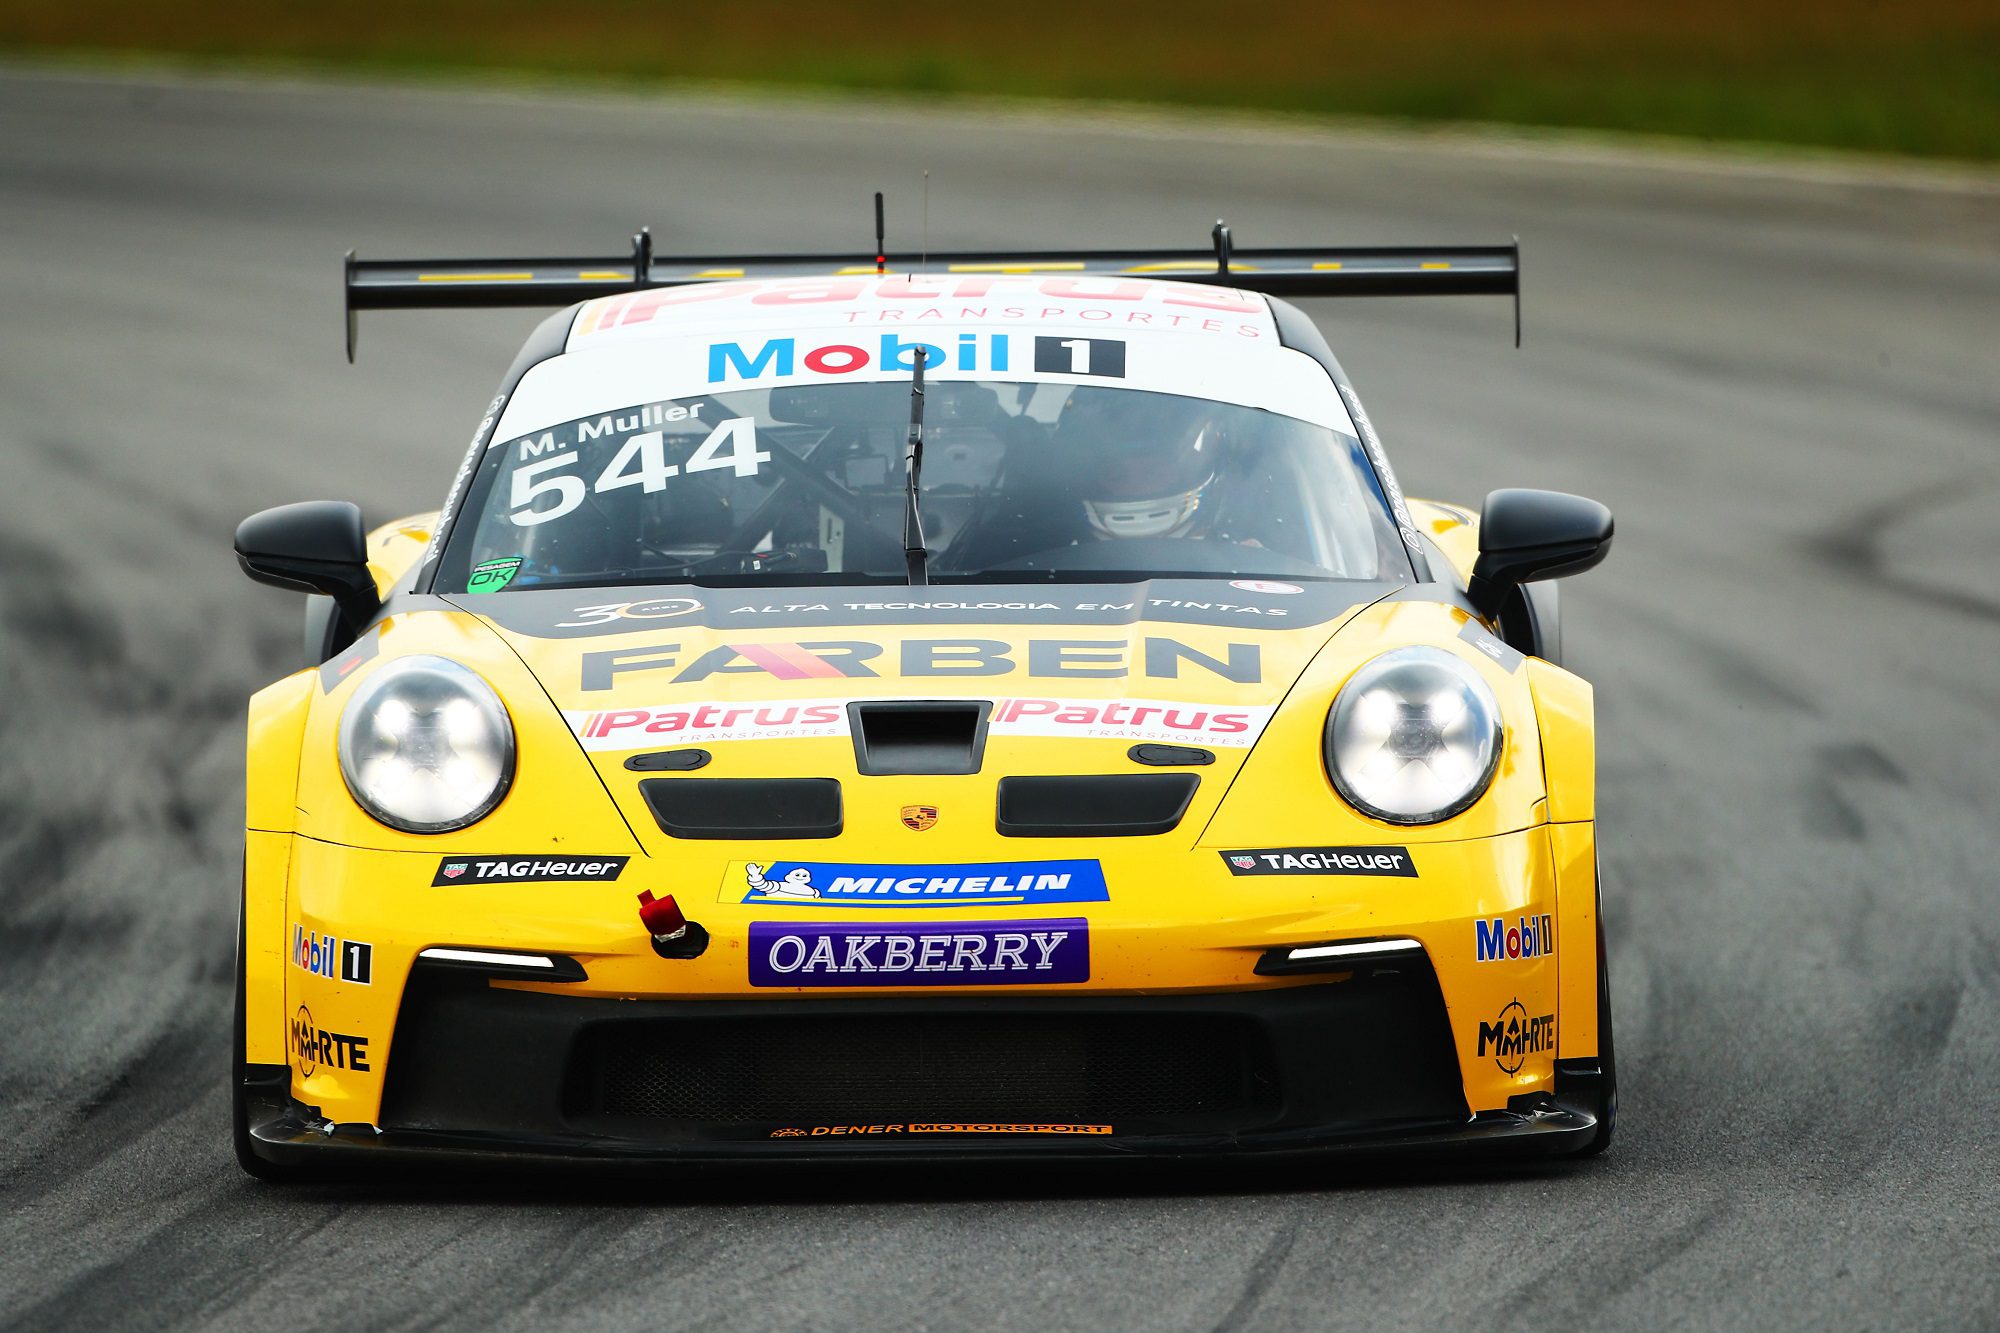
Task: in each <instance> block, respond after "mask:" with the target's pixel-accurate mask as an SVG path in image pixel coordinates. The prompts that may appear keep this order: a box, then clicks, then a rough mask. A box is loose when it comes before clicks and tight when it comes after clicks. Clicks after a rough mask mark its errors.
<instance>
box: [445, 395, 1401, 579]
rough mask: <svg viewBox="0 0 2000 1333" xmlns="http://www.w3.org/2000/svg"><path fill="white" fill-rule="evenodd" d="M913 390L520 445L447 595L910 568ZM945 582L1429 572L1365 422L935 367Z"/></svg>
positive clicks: (930, 442)
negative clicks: (1405, 538) (1376, 469)
mask: <svg viewBox="0 0 2000 1333" xmlns="http://www.w3.org/2000/svg"><path fill="white" fill-rule="evenodd" d="M909 417H910V386H909V384H908V383H907V382H899V381H886V380H885V381H872V382H865V383H843V384H808V385H797V386H791V387H779V388H756V389H752V388H746V389H743V390H740V391H731V392H727V393H708V394H700V395H696V396H693V397H687V398H675V399H667V400H661V401H655V402H648V403H641V404H637V405H634V406H630V407H624V408H620V409H619V410H617V411H613V412H604V413H598V414H595V415H592V416H587V417H579V418H577V419H575V420H571V421H567V422H564V423H562V424H561V425H558V426H553V427H549V428H546V429H542V430H537V431H535V432H533V433H532V434H529V435H524V436H516V437H514V438H511V439H504V440H501V441H499V442H496V443H495V444H494V445H493V447H492V448H490V449H489V450H488V451H487V453H486V455H485V457H484V459H483V460H482V462H481V464H480V467H479V471H478V473H477V475H476V476H475V478H474V479H473V482H472V485H471V487H470V489H469V491H468V493H467V496H466V506H465V510H464V516H463V519H462V520H461V521H460V522H459V523H458V524H457V525H456V526H455V528H454V530H453V532H452V534H451V538H450V544H449V546H448V547H447V549H446V551H445V553H444V559H443V563H442V565H441V567H440V572H439V581H438V583H437V585H436V587H437V590H438V591H440V592H461V591H463V592H497V591H501V590H503V589H507V588H531V587H552V586H596V585H616V584H648V583H666V582H694V581H701V582H711V583H721V584H736V585H750V586H756V585H769V586H784V585H798V584H829V583H830V584H862V583H902V582H904V581H905V577H906V575H905V567H904V560H903V552H902V517H903V506H904V487H905V475H904V463H903V454H904V446H905V441H906V440H907V437H908V433H909ZM924 423H925V424H924V455H923V469H922V490H921V508H922V513H923V521H924V535H925V538H926V545H927V547H928V549H929V551H930V561H929V573H930V577H931V580H932V581H933V582H939V583H944V582H954V581H960V582H1030V581H1038V580H1051V579H1077V580H1095V581H1105V580H1117V579H1121V578H1137V577H1155V576H1161V575H1176V574H1178V575H1209V574H1213V575H1229V576H1257V575H1271V576H1276V577H1281V578H1334V579H1380V578H1397V577H1407V576H1408V575H1409V565H1408V563H1407V558H1406V557H1405V556H1404V555H1403V553H1402V549H1401V545H1400V543H1399V541H1398V538H1397V534H1396V530H1395V527H1394V526H1393V523H1392V522H1391V519H1390V516H1389V510H1388V506H1387V504H1386V503H1385V501H1384V500H1383V498H1382V494H1381V491H1380V490H1379V488H1378V486H1377V483H1376V481H1375V477H1374V473H1373V472H1372V470H1371V469H1370V468H1369V466H1368V463H1367V460H1366V456H1365V455H1364V454H1363V452H1362V446H1361V444H1360V442H1359V441H1358V440H1356V439H1355V438H1354V437H1353V436H1350V435H1347V434H1345V433H1342V432H1340V431H1336V430H1332V429H1329V428H1327V427H1324V426H1318V425H1313V424H1310V423H1307V422H1304V421H1300V420H1296V419H1294V418H1291V417H1287V416H1283V415H1280V414H1277V413H1274V412H1269V411H1265V410H1262V409H1259V408H1254V407H1243V406H1236V405H1232V404H1227V403H1220V402H1215V401H1212V400H1209V399H1205V398H1192V397H1183V396H1180V395H1176V394H1166V393H1155V392H1147V391H1143V390H1137V389H1127V388H1116V387H1099V386H1094V385H1089V386H1079V385H1074V384H1066V383H1050V382H1010V381H1002V380H994V381H985V380H952V381H934V382H932V383H931V384H930V385H928V386H927V389H926V395H925V409H924Z"/></svg>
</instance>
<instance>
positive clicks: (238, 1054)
mask: <svg viewBox="0 0 2000 1333" xmlns="http://www.w3.org/2000/svg"><path fill="white" fill-rule="evenodd" d="M247 931H248V928H247V926H246V925H245V923H244V919H243V906H242V903H241V902H240V901H239V902H238V904H237V907H236V1014H235V1020H234V1022H233V1023H232V1024H231V1028H232V1032H231V1042H230V1059H229V1129H230V1138H231V1141H232V1142H233V1143H234V1144H235V1146H236V1164H237V1165H238V1166H240V1167H242V1168H243V1169H244V1170H245V1171H246V1172H248V1173H249V1174H251V1175H253V1176H255V1177H257V1179H259V1180H268V1181H272V1182H285V1181H294V1180H303V1179H306V1178H307V1177H306V1174H305V1173H304V1172H302V1171H300V1170H299V1169H298V1168H297V1167H286V1166H280V1165H279V1164H278V1163H276V1162H267V1161H265V1160H264V1159H263V1158H261V1157H259V1156H258V1155H257V1153H256V1151H255V1150H254V1149H253V1148H252V1147H251V1143H250V1065H249V1061H248V1060H247V1059H246V1055H247V1052H248V1049H249V1037H248V1032H249V999H248V992H249V985H248V982H247V980H246V973H247V970H248V969H247V966H246V961H245V957H244V955H245V953H246V952H247V947H246V946H247V945H248V943H249V938H248V933H247Z"/></svg>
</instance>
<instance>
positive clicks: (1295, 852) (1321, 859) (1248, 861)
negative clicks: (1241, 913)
mask: <svg viewBox="0 0 2000 1333" xmlns="http://www.w3.org/2000/svg"><path fill="white" fill-rule="evenodd" d="M1222 862H1223V864H1224V865H1226V866H1228V867H1229V873H1230V874H1232V875H1398V876H1401V877H1402V878H1404V879H1415V878H1417V867H1416V865H1415V863H1413V862H1412V861H1411V860H1410V851H1409V848H1407V847H1261V848H1253V849H1246V850H1244V851H1240V852H1223V853H1222Z"/></svg>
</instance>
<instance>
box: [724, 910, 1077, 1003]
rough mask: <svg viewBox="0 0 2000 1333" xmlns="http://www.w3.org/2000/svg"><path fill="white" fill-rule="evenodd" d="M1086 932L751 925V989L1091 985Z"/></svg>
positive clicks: (1069, 927) (1002, 925) (947, 925)
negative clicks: (766, 987)
mask: <svg viewBox="0 0 2000 1333" xmlns="http://www.w3.org/2000/svg"><path fill="white" fill-rule="evenodd" d="M1089 931H1090V927H1089V923H1087V922H1086V921H1084V919H1083V918H1082V917H1069V918H1059V919H1056V920H1051V921H946V922H939V923H937V924H932V923H929V922H923V923H897V924H889V923H883V924H876V923H874V922H869V923H867V924H865V925H862V924H848V923H845V922H840V923H833V922H827V923H820V922H803V921H753V922H751V923H750V984H751V985H752V986H1039V985H1050V984H1064V983H1073V982H1081V981H1088V980H1090V933H1089Z"/></svg>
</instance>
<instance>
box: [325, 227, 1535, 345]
mask: <svg viewBox="0 0 2000 1333" xmlns="http://www.w3.org/2000/svg"><path fill="white" fill-rule="evenodd" d="M1211 239H1212V241H1213V246H1212V248H1210V247H1195V248H1190V249H1186V250H1021V251H998V250H995V251H954V252H941V253H937V254H930V255H925V256H923V257H922V258H921V259H919V261H918V263H917V264H915V265H911V264H910V263H909V256H903V257H901V258H900V259H897V260H894V261H892V260H891V259H890V257H889V256H888V255H887V253H886V252H882V251H880V250H878V252H877V253H876V254H875V255H873V256H872V257H871V256H864V255H853V254H845V255H705V256H679V257H672V258H668V257H656V256H655V255H654V254H653V239H652V236H651V234H650V233H648V232H646V231H640V232H639V233H638V234H637V235H635V236H633V238H632V249H631V251H630V253H628V254H622V255H612V256H608V257H604V256H600V257H591V258H580V259H357V258H355V256H354V252H353V251H352V250H350V251H348V252H347V276H346V282H345V291H346V298H347V301H346V304H347V359H348V360H349V361H352V360H354V345H355V336H356V326H355V320H356V315H357V314H358V312H360V311H363V310H420V309H436V308H456V309H499V308H508V307H528V306H541V307H550V306H564V305H571V304H574V303H575V302H578V301H588V300H590V299H592V298H593V297H598V296H618V295H622V294H624V293H626V292H637V291H646V290H648V289H651V288H655V287H689V286H697V285H700V284H703V283H713V282H737V281H741V280H743V279H746V278H805V277H860V276H864V275H867V276H873V275H877V274H886V273H904V274H916V273H933V274H950V273H959V274H979V273H984V274H994V275H998V274H1050V275H1057V274H1062V275H1071V276H1093V277H1109V276H1114V275H1115V276H1120V277H1150V278H1171V279H1173V280H1174V281H1176V282H1193V283H1202V284H1206V285H1208V286H1214V287H1233V288H1236V289H1239V290H1241V291H1250V292H1261V293H1263V294H1264V295H1266V296H1511V297H1513V298H1514V345H1515V346H1516V347H1519V346H1520V345H1521V243H1520V241H1519V240H1518V239H1516V240H1514V241H1513V242H1512V243H1511V244H1508V245H1470V246H1437V247H1429V246H1412V245H1376V246H1291V247H1282V248H1272V249H1254V250H1239V249H1236V248H1235V247H1234V245H1233V244H1232V241H1231V238H1230V234H1229V228H1228V227H1227V226H1225V225H1224V224H1222V223H1220V222H1218V223H1216V224H1215V230H1214V232H1213V234H1212V237H1211Z"/></svg>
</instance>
